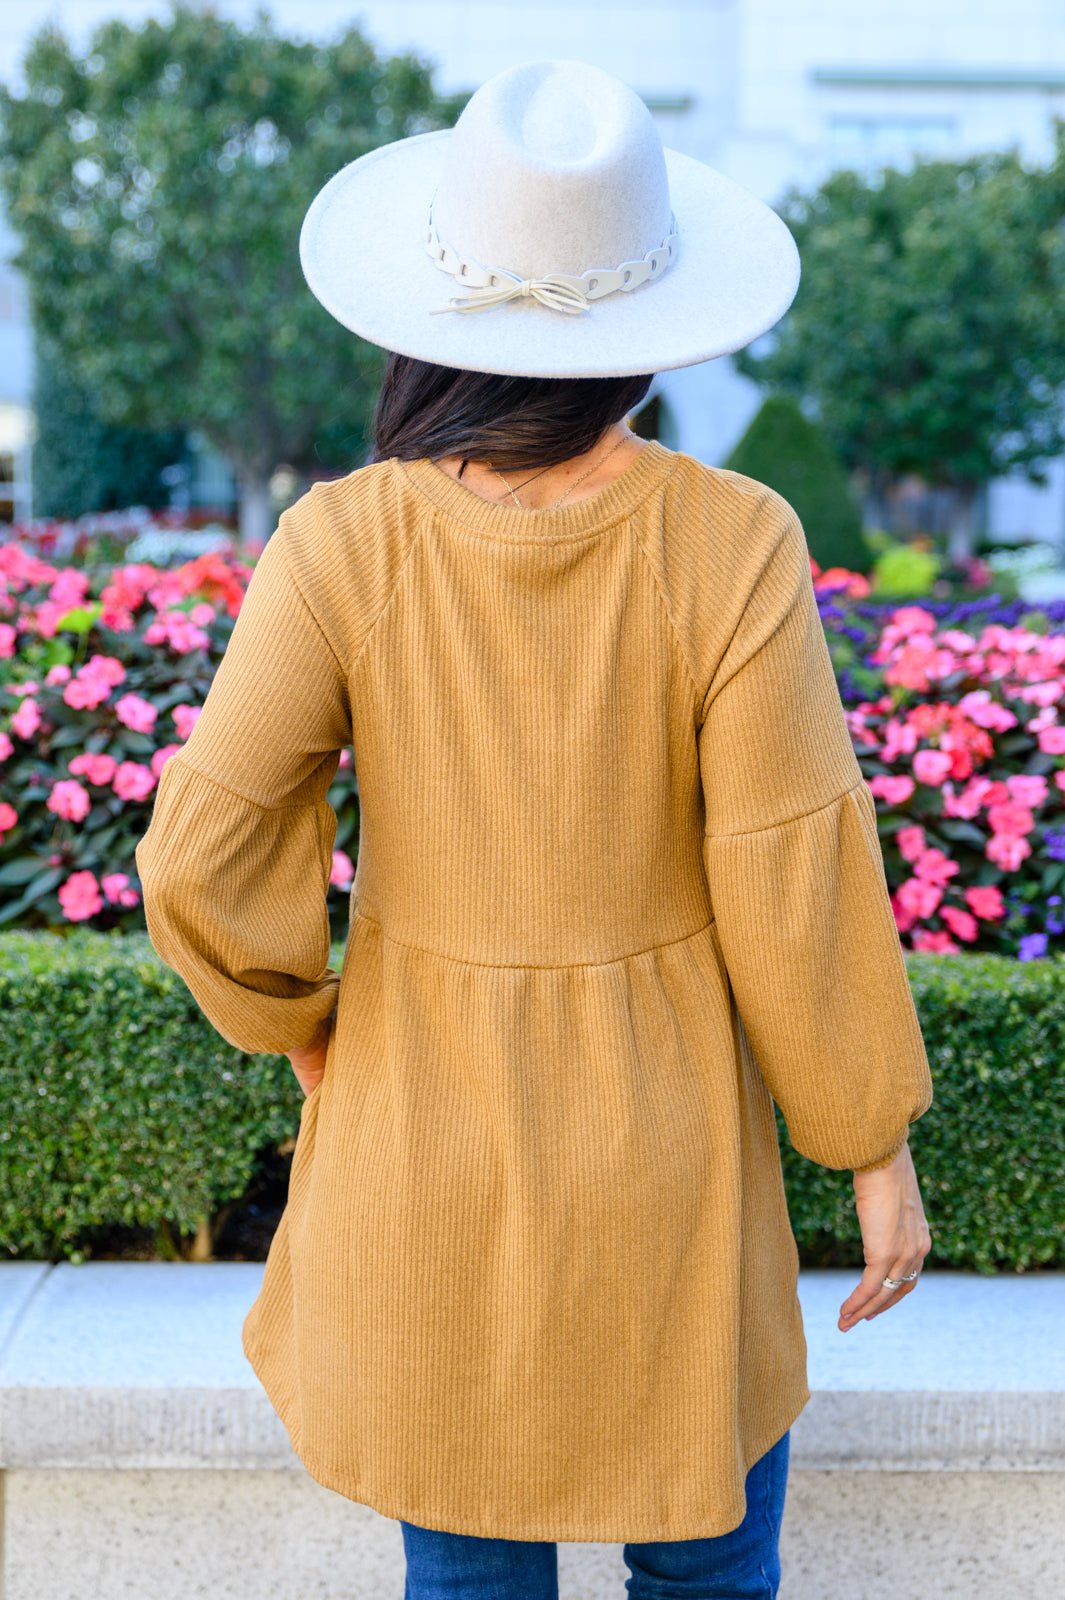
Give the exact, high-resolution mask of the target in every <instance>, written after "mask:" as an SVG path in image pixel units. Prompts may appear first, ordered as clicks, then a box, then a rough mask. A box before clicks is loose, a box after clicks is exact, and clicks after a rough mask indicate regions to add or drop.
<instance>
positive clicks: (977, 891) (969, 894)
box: [964, 883, 1006, 922]
mask: <svg viewBox="0 0 1065 1600" xmlns="http://www.w3.org/2000/svg"><path fill="white" fill-rule="evenodd" d="M964 898H965V903H966V905H967V906H968V907H969V910H970V911H973V912H975V914H976V915H977V916H978V917H980V918H981V920H982V921H984V922H997V921H998V919H999V917H1002V916H1005V914H1006V902H1005V901H1004V900H1003V898H1002V890H1001V889H1000V888H998V886H997V885H996V884H993V883H991V884H984V885H974V886H973V887H972V888H971V889H966V890H965V892H964Z"/></svg>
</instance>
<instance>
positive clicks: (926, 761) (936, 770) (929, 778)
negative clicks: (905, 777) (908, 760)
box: [913, 750, 953, 788]
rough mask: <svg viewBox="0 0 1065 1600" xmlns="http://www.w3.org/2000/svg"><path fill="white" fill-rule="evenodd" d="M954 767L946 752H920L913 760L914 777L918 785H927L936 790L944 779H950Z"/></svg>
mask: <svg viewBox="0 0 1065 1600" xmlns="http://www.w3.org/2000/svg"><path fill="white" fill-rule="evenodd" d="M952 766H953V762H952V761H951V758H950V756H949V755H948V754H947V752H946V751H945V750H918V752H917V754H916V755H915V756H914V758H913V775H914V777H915V778H916V779H917V781H918V783H927V784H929V785H931V786H932V787H933V788H935V787H936V785H937V784H941V783H942V782H943V779H944V778H949V776H950V769H951V767H952Z"/></svg>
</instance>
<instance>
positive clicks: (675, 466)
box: [137, 443, 930, 1542]
mask: <svg viewBox="0 0 1065 1600" xmlns="http://www.w3.org/2000/svg"><path fill="white" fill-rule="evenodd" d="M347 745H352V746H353V750H354V760H355V768H356V771H357V774H358V780H359V797H360V804H361V835H360V841H359V856H358V867H357V873H356V879H355V884H354V888H353V891H352V902H351V931H350V935H349V937H348V942H347V948H346V954H345V958H344V965H343V976H342V978H338V977H337V975H336V974H335V973H334V972H331V971H330V970H329V969H328V967H327V962H328V951H329V927H328V922H327V918H326V888H327V883H328V879H329V871H330V857H331V850H332V845H333V840H334V829H335V825H336V819H335V816H334V813H333V811H332V809H331V808H330V806H329V804H328V802H327V799H326V794H327V790H328V789H329V786H330V784H331V782H332V780H333V777H334V774H335V772H336V770H337V765H338V760H339V755H340V752H341V750H342V749H343V748H344V747H345V746H347ZM137 865H138V868H139V871H140V876H141V881H142V884H143V888H144V902H145V910H146V913H147V920H148V928H149V931H150V934H151V937H152V940H153V943H154V944H155V947H156V949H157V950H158V951H159V954H160V955H161V956H162V958H163V959H164V960H165V961H166V962H168V963H169V964H170V965H171V966H172V967H174V968H175V969H176V970H177V971H178V972H179V973H180V974H181V975H182V977H183V978H184V979H185V980H186V982H187V983H188V985H189V987H190V989H191V990H192V992H193V994H194V995H195V997H196V999H197V1001H198V1002H199V1004H200V1005H201V1007H202V1008H203V1010H204V1011H205V1012H206V1014H207V1016H208V1017H209V1018H210V1020H211V1022H212V1023H213V1024H214V1025H215V1027H216V1028H217V1029H218V1031H219V1032H220V1033H221V1034H222V1035H223V1036H224V1037H225V1038H226V1039H228V1040H229V1041H230V1042H231V1043H232V1044H234V1045H237V1046H239V1047H240V1048H241V1049H244V1050H249V1051H284V1050H289V1049H295V1048H296V1047H298V1046H300V1045H303V1044H305V1043H307V1042H308V1041H309V1040H310V1039H311V1037H312V1036H313V1035H314V1033H315V1031H316V1027H317V1024H318V1022H319V1020H320V1019H321V1018H322V1017H324V1016H325V1015H326V1014H327V1013H328V1012H329V1011H330V1010H331V1009H332V1007H333V1005H334V1003H337V1002H338V1004H339V1010H338V1015H337V1021H336V1028H335V1031H334V1034H333V1037H332V1041H331V1044H330V1047H329V1054H328V1060H327V1064H326V1070H325V1076H324V1079H323V1081H322V1084H321V1086H320V1088H318V1089H316V1090H315V1091H314V1093H313V1094H311V1096H310V1097H309V1098H308V1099H307V1100H306V1101H305V1103H304V1106H303V1112H302V1121H301V1126H300V1133H299V1139H298V1143H297V1147H296V1153H295V1157H294V1160H293V1168H292V1180H291V1188H290V1195H289V1203H288V1208H287V1210H286V1212H285V1215H284V1218H283V1219H282V1222H281V1226H280V1229H279V1231H278V1233H277V1235H276V1237H275V1239H274V1242H273V1246H272V1248H271V1251H270V1257H269V1260H268V1262H267V1265H266V1271H265V1277H264V1280H263V1286H262V1291H261V1293H260V1295H259V1298H258V1299H257V1301H256V1302H255V1305H254V1306H253V1307H252V1310H251V1312H250V1314H249V1316H248V1319H247V1322H246V1324H245V1349H246V1351H247V1354H248V1357H249V1359H250V1360H251V1362H252V1364H253V1366H254V1367H255V1370H256V1372H257V1373H258V1374H259V1376H260V1377H261V1379H262V1381H263V1383H264V1385H265V1387H266V1390H267V1393H268V1394H269V1396H270V1399H271V1400H272V1402H273V1404H274V1405H275V1406H276V1408H277V1410H278V1412H279V1413H280V1415H281V1418H282V1420H283V1421H284V1423H285V1426H286V1427H287V1429H288V1431H289V1434H290V1435H291V1438H292V1442H293V1445H294V1446H295V1449H296V1451H297V1453H298V1454H299V1456H300V1457H301V1459H302V1460H303V1462H304V1463H305V1464H306V1466H307V1468H308V1470H309V1471H310V1472H311V1473H312V1474H313V1475H314V1477H315V1478H317V1479H318V1480H319V1481H320V1482H321V1483H324V1484H326V1485H328V1487H330V1488H332V1489H336V1490H338V1491H339V1492H340V1493H341V1494H343V1495H346V1496H348V1497H349V1498H350V1499H352V1500H357V1501H361V1502H363V1503H365V1504H367V1505H370V1506H373V1507H376V1509H377V1510H378V1511H380V1512H383V1513H384V1514H385V1515H386V1516H389V1517H397V1518H403V1519H404V1520H406V1521H409V1522H414V1523H417V1524H419V1525H420V1526H423V1527H429V1528H437V1529H444V1530H449V1531H452V1532H456V1533H467V1534H479V1535H482V1536H497V1537H506V1538H514V1539H546V1540H604V1541H613V1542H621V1541H624V1540H633V1541H647V1540H659V1539H670V1540H672V1539H693V1538H701V1537H707V1536H710V1535H715V1534H720V1533H724V1532H726V1531H727V1530H728V1529H730V1528H732V1527H734V1526H735V1525H736V1524H737V1523H739V1522H740V1521H741V1519H742V1517H743V1514H744V1497H743V1482H744V1473H745V1471H746V1469H747V1467H748V1466H750V1464H751V1463H752V1462H754V1461H755V1460H756V1459H757V1458H758V1457H759V1456H760V1455H761V1454H763V1452H764V1451H766V1450H767V1449H768V1448H769V1447H770V1446H771V1445H772V1444H774V1443H775V1442H776V1440H777V1439H778V1438H779V1437H780V1436H781V1435H782V1434H783V1433H784V1431H785V1429H787V1428H788V1427H789V1426H790V1424H791V1423H792V1422H793V1421H794V1419H795V1417H796V1416H797V1415H798V1413H799V1412H800V1411H801V1409H802V1407H803V1405H804V1404H805V1402H806V1399H807V1397H808V1390H807V1386H806V1372H805V1353H806V1352H805V1344H804V1341H803V1332H802V1324H801V1319H800V1313H799V1306H798V1302H797V1299H796V1252H795V1245H794V1241H793V1238H792V1235H791V1231H790V1229H789V1225H788V1218H787V1214H786V1210H785V1204H784V1194H783V1189H782V1186H781V1174H780V1159H779V1154H778V1150H777V1139H776V1130H775V1126H774V1119H773V1110H772V1101H771V1099H770V1096H772V1097H773V1099H775V1100H776V1101H777V1103H778V1104H779V1105H780V1106H781V1107H782V1109H783V1111H784V1114H785V1117H786V1118H787V1123H788V1128H789V1131H790V1134H791V1138H792V1140H793V1141H794V1143H795V1145H796V1146H797V1147H798V1149H799V1150H801V1151H802V1152H803V1153H804V1154H805V1155H807V1156H808V1157H809V1158H810V1159H811V1160H813V1161H816V1162H820V1163H822V1164H824V1165H825V1166H829V1167H837V1168H849V1167H866V1166H875V1165H880V1164H882V1163H884V1162H886V1161H887V1160H888V1159H889V1158H890V1157H891V1156H892V1155H893V1154H894V1153H895V1152H896V1151H897V1150H898V1149H899V1148H900V1146H901V1144H902V1142H903V1140H904V1139H905V1137H906V1132H907V1127H908V1125H909V1123H910V1121H911V1120H912V1119H913V1118H915V1117H917V1116H919V1115H920V1113H921V1112H922V1111H923V1110H924V1109H925V1108H926V1107H927V1105H928V1103H929V1099H930V1085H929V1074H928V1063H927V1058H926V1054H925V1050H924V1046H923V1043H922V1039H921V1034H920V1030H919V1026H918V1022H917V1017H916V1013H915V1010H914V1006H913V1002H912V999H911V996H910V990H909V986H908V983H907V978H906V970H905V964H904V961H903V957H902V950H901V946H900V943H899V938H898V934H897V931H896V928H895V923H894V919H893V917H892V912H891V907H890V904H889V901H888V893H887V887H886V882H885V878H884V869H883V862H882V857H881V853H880V846H879V842H878V839H877V830H876V818H875V810H874V804H873V799H872V796H871V794H870V791H869V789H868V787H867V785H866V783H865V782H864V780H863V778H862V776H861V772H860V769H859V767H858V763H857V760H856V758H855V755H854V751H853V748H852V745H851V740H850V736H849V733H848V730H847V726H846V723H845V721H844V716H843V710H842V706H841V703H840V697H839V693H838V690H837V687H836V682H835V679H834V676H833V672H832V666H831V662H830V658H829V653H828V647H827V644H826V641H825V636H824V632H823V629H822V626H821V622H820V619H819V617H818V613H817V608H816V604H815V600H814V594H813V587H812V582H811V576H810V565H809V556H808V552H807V547H806V542H805V538H804V536H803V532H802V529H801V527H800V525H799V522H798V520H797V519H796V517H795V514H794V513H793V512H792V510H791V509H790V508H789V506H788V505H787V504H786V503H785V502H784V501H783V500H781V499H780V497H779V496H778V495H776V494H774V493H773V492H772V491H771V490H769V489H766V488H765V487H763V486H762V485H761V484H758V483H755V482H752V481H751V480H749V479H746V478H742V477H739V476H737V475H736V474H734V473H730V472H724V471H715V470H712V469H710V468H708V467H705V466H703V465H701V464H700V463H699V462H697V461H695V460H694V459H692V458H691V457H688V456H685V455H680V454H674V453H673V452H671V451H669V450H667V449H665V448H664V447H663V446H662V445H659V444H656V443H651V444H648V445H646V446H645V447H644V449H643V450H642V451H641V453H640V454H639V455H638V456H637V457H636V459H635V461H634V462H633V463H632V465H630V466H629V467H628V468H627V470H626V471H625V472H623V473H622V474H621V475H620V476H619V477H617V478H616V479H615V480H614V482H613V483H611V484H610V485H609V486H608V487H607V488H606V489H604V490H602V491H601V492H600V493H599V494H596V495H594V496H593V497H592V498H590V499H587V500H583V501H579V502H577V503H576V504H573V505H570V506H568V507H564V508H563V509H561V510H542V511H522V510H519V509H517V508H515V507H512V506H511V507H508V506H504V505H490V504H488V503H487V502H485V501H483V500H481V499H479V498H478V497H477V496H476V495H474V494H473V493H472V492H471V491H469V490H467V489H465V488H463V487H462V486H461V485H460V484H457V483H455V482H454V481H453V480H452V479H450V478H449V477H448V476H447V475H446V474H445V473H444V472H442V471H441V470H440V469H439V468H437V467H435V466H433V465H432V464H431V463H429V462H427V461H419V462H416V463H414V464H406V465H401V464H399V463H398V462H395V461H389V462H385V463H381V464H378V465H374V466H369V467H363V468H362V469H360V470H359V471H356V472H353V473H351V474H350V475H349V476H347V477H346V478H343V479H341V480H340V481H338V482H335V483H329V484H319V485H316V486H315V487H314V488H313V489H311V491H310V492H309V493H308V494H306V495H304V496H303V498H302V499H301V500H299V501H298V502H297V504H296V505H294V506H293V507H292V508H291V510H289V511H287V512H285V513H284V515H283V516H282V518H281V521H280V526H279V528H278V530H277V532H276V533H275V534H274V536H273V537H272V538H271V540H270V542H269V543H268V545H267V546H266V550H265V552H264V554H263V556H262V558H261V559H260V561H259V563H258V565H257V567H256V569H255V573H254V576H253V578H252V580H251V583H250V586H249V589H248V593H247V597H246V599H245V601H244V605H243V608H242V610H241V613H240V616H239V618H238V620H237V623H236V627H235V629H234V633H233V637H232V641H231V643H230V645H229V648H228V650H227V651H226V655H225V658H224V660H223V662H222V664H221V666H220V668H219V670H218V673H217V676H216V678H215V681H214V684H213V686H212V688H211V691H210V694H209V695H208V697H207V703H206V706H205V707H204V710H203V713H202V715H201V716H200V719H199V721H198V723H197V724H196V727H195V730H194V732H193V734H192V736H191V738H190V739H189V740H188V743H187V744H186V745H184V747H183V748H182V749H181V750H180V751H179V753H178V754H176V755H175V756H173V757H172V758H171V759H170V761H168V762H167V764H166V766H165V767H164V769H163V773H162V780H161V782H160V785H159V792H158V796H157V799H156V803H155V811H154V815H153V818H152V823H151V826H150V828H149V830H148V832H147V834H146V835H145V837H144V838H143V840H142V841H141V843H140V845H139V847H138V850H137Z"/></svg>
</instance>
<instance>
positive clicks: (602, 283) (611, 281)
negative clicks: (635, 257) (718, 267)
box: [425, 201, 678, 317]
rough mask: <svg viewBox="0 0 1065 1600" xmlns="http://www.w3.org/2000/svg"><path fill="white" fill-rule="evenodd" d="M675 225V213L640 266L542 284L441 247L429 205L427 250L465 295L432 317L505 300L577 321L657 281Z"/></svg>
mask: <svg viewBox="0 0 1065 1600" xmlns="http://www.w3.org/2000/svg"><path fill="white" fill-rule="evenodd" d="M677 245H678V235H677V224H676V219H675V218H674V216H673V213H672V212H670V215H669V234H668V237H667V238H665V239H664V240H663V241H662V243H661V244H660V245H659V246H658V248H657V249H656V250H649V251H648V252H647V254H646V255H645V256H644V257H643V259H642V260H641V261H623V262H622V263H621V265H620V266H619V267H614V268H613V269H609V268H605V267H602V268H601V267H590V268H589V269H588V271H587V272H582V273H580V275H579V276H574V275H572V274H570V273H567V272H549V273H548V274H547V276H546V277H543V278H522V277H520V276H519V275H518V274H517V273H516V272H508V271H507V270H506V268H505V267H482V266H481V265H480V263H479V262H477V261H471V260H470V259H469V258H468V257H466V256H460V255H459V253H458V251H457V250H454V249H452V247H451V246H450V245H448V244H445V243H444V242H443V241H442V240H441V238H440V235H439V234H438V233H437V231H436V224H435V223H434V221H433V206H432V201H430V202H429V215H428V218H427V220H426V227H425V248H426V250H427V251H428V253H429V254H430V255H431V256H432V258H433V261H434V262H435V263H436V265H437V266H438V267H439V268H440V270H441V272H446V273H448V274H449V276H451V277H452V278H458V279H460V280H461V282H462V285H463V287H464V288H465V289H466V290H467V293H466V294H464V295H454V296H452V298H451V299H450V300H449V301H448V303H447V305H446V306H437V307H436V309H435V310H432V311H430V313H429V315H430V316H431V317H438V316H441V315H442V314H444V313H446V312H450V311H487V310H488V309H489V308H490V307H492V306H501V305H505V304H506V302H507V301H508V300H518V299H522V298H526V297H527V298H529V299H532V300H537V301H539V303H540V305H542V306H547V308H548V310H550V311H563V312H565V313H566V314H567V315H568V316H578V315H579V314H580V313H581V312H582V311H587V310H588V308H589V306H590V304H591V302H592V301H593V300H601V299H602V298H603V296H604V295H608V294H615V293H618V292H620V293H622V294H628V293H629V292H630V291H631V290H632V289H638V288H639V286H640V284H641V283H647V282H648V281H649V280H651V279H656V278H660V277H661V276H662V275H663V273H664V272H665V271H666V269H667V268H668V267H669V265H670V263H671V262H672V261H673V260H674V259H675V257H676V254H677Z"/></svg>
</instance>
